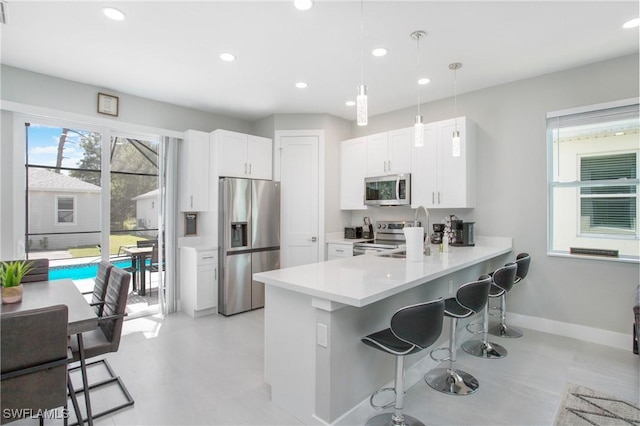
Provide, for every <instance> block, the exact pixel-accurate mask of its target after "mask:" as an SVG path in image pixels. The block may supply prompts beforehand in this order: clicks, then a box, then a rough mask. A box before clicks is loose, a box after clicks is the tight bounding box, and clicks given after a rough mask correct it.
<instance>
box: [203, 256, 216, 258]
mask: <svg viewBox="0 0 640 426" xmlns="http://www.w3.org/2000/svg"><path fill="white" fill-rule="evenodd" d="M202 258H203V259H213V256H202Z"/></svg>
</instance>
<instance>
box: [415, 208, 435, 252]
mask: <svg viewBox="0 0 640 426" xmlns="http://www.w3.org/2000/svg"><path fill="white" fill-rule="evenodd" d="M420 209H422V210H424V214H425V215H426V217H427V227H426V228H425V230H426V233H427V235H428V233H429V211H428V210H427V209H426V208H425V207H424V206H422V205H420V206H418V207H417V208H416V215H415V217H414V218H413V226H418V213H419V212H420ZM422 238H423V240H424V235H423V236H422ZM424 254H425V255H427V256H430V255H431V244H430V243H429V241H428V240H427V241H425V243H424Z"/></svg>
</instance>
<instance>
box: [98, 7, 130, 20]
mask: <svg viewBox="0 0 640 426" xmlns="http://www.w3.org/2000/svg"><path fill="white" fill-rule="evenodd" d="M102 13H104V16H106V17H107V18H109V19H113V20H114V21H123V20H124V18H125V14H124V12H122V11H121V10H118V9H116V8H115V7H105V8H103V9H102Z"/></svg>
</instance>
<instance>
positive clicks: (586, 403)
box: [555, 384, 640, 426]
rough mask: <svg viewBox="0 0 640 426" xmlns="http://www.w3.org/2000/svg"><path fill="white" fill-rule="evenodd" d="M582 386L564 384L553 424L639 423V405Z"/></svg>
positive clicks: (636, 425)
mask: <svg viewBox="0 0 640 426" xmlns="http://www.w3.org/2000/svg"><path fill="white" fill-rule="evenodd" d="M637 404H638V403H637V402H636V403H635V404H634V403H632V402H629V401H623V400H621V399H620V398H616V397H614V396H610V395H606V394H603V393H602V392H598V391H595V390H593V389H589V388H587V387H584V386H578V385H572V384H570V385H569V386H568V387H567V392H566V394H565V397H564V401H563V403H562V405H561V406H560V410H559V411H558V415H557V416H556V421H555V425H556V426H583V425H584V426H587V425H596V426H618V425H620V426H623V425H624V426H628V425H632V426H640V407H638V406H637Z"/></svg>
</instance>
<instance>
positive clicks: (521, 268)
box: [489, 253, 531, 337]
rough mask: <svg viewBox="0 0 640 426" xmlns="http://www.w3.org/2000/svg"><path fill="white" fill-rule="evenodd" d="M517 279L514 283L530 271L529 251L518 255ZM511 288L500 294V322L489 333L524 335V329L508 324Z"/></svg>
mask: <svg viewBox="0 0 640 426" xmlns="http://www.w3.org/2000/svg"><path fill="white" fill-rule="evenodd" d="M515 263H516V265H517V270H516V279H515V281H514V282H513V284H517V283H519V282H520V281H522V280H523V279H524V278H525V277H526V276H527V274H528V273H529V265H530V264H531V256H529V254H528V253H520V254H518V255H517V256H516V262H515ZM510 290H511V287H509V288H508V289H506V290H505V291H504V292H503V293H502V294H501V296H500V323H499V324H496V325H494V326H492V327H490V328H489V334H493V335H494V336H498V337H522V331H521V330H519V329H517V328H514V327H510V326H507V324H506V315H505V312H506V311H507V293H508V292H509V291H510Z"/></svg>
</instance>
